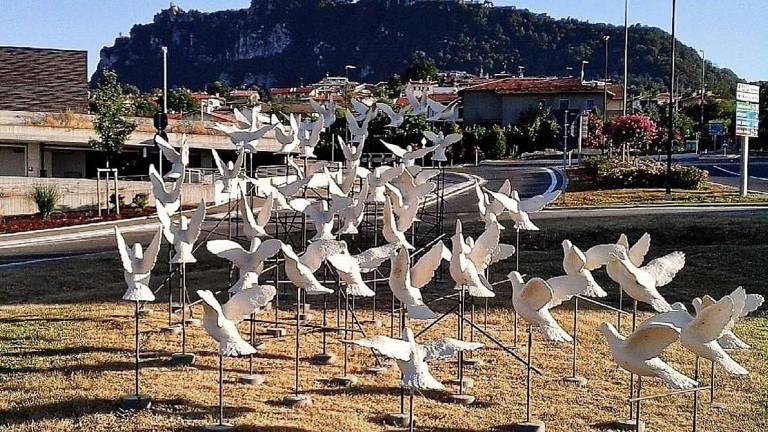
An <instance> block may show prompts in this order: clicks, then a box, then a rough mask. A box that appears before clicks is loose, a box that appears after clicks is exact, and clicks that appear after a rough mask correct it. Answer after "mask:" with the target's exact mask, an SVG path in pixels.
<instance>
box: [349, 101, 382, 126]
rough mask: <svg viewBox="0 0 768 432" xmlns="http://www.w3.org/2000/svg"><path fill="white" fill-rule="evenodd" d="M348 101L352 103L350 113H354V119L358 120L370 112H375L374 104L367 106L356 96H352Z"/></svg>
mask: <svg viewBox="0 0 768 432" xmlns="http://www.w3.org/2000/svg"><path fill="white" fill-rule="evenodd" d="M350 102H351V105H352V113H353V114H354V116H355V119H356V120H357V121H360V120H362V119H364V118H365V117H368V116H370V115H371V113H372V112H373V113H375V110H376V107H375V105H374V106H369V105H367V104H365V103H363V102H362V101H361V100H359V99H357V98H352V100H351V101H350Z"/></svg>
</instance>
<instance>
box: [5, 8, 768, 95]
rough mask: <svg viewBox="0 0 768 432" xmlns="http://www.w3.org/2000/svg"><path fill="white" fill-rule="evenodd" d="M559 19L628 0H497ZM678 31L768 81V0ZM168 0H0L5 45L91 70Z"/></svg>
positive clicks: (656, 11)
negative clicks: (50, 53) (57, 55)
mask: <svg viewBox="0 0 768 432" xmlns="http://www.w3.org/2000/svg"><path fill="white" fill-rule="evenodd" d="M176 3H177V4H179V5H180V6H181V7H182V8H184V9H198V10H202V11H211V10H220V9H239V8H243V7H247V6H248V4H249V3H250V1H249V0H215V1H213V0H208V1H205V0H176ZM494 3H495V4H496V5H499V6H500V5H505V6H508V5H513V6H517V7H520V8H527V9H530V10H532V11H534V12H540V13H547V14H549V15H551V16H554V17H557V18H565V17H569V16H570V17H574V18H578V19H583V20H587V21H591V22H608V23H613V24H619V25H622V24H623V23H624V2H623V1H622V0H508V1H504V0H496V1H495V2H494ZM677 3H678V37H679V39H681V40H682V41H683V42H685V43H686V44H688V45H691V46H693V47H695V48H697V49H702V48H703V49H705V50H706V52H707V58H709V59H710V60H711V61H712V62H713V63H715V64H717V65H719V66H723V67H729V68H731V69H733V70H734V71H735V72H736V73H737V74H739V75H740V76H742V77H744V78H746V79H748V80H768V26H767V25H766V23H768V8H767V7H766V0H678V2H677ZM168 4H169V1H168V0H130V1H126V0H98V1H97V0H24V1H17V0H0V11H2V13H0V45H22V46H39V47H51V48H73V49H87V50H88V53H89V56H88V57H89V58H88V67H89V69H90V72H93V70H94V69H95V68H96V64H97V63H98V60H99V58H98V55H99V50H100V49H101V47H102V46H104V45H112V43H113V42H114V39H115V37H116V36H118V34H120V33H124V34H127V33H128V32H129V31H130V29H131V26H132V25H133V24H137V23H147V22H150V21H151V20H152V17H153V16H154V14H155V13H157V12H158V11H159V10H161V9H162V8H167V7H168ZM670 4H671V0H630V21H631V22H632V23H642V24H646V25H651V26H655V27H661V28H663V29H666V30H669V28H670V11H671V6H670Z"/></svg>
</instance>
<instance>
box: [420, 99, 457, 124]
mask: <svg viewBox="0 0 768 432" xmlns="http://www.w3.org/2000/svg"><path fill="white" fill-rule="evenodd" d="M427 106H429V109H430V110H431V111H432V115H431V116H429V117H428V118H427V121H428V122H438V121H444V122H455V121H456V120H458V119H459V113H458V111H457V109H458V107H459V102H458V99H457V100H456V101H455V102H451V103H450V104H448V105H445V104H441V103H440V102H437V101H434V100H432V99H430V98H429V97H427Z"/></svg>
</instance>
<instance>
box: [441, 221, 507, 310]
mask: <svg viewBox="0 0 768 432" xmlns="http://www.w3.org/2000/svg"><path fill="white" fill-rule="evenodd" d="M477 250H478V251H480V250H481V249H477ZM479 255H482V256H474V257H473V256H472V248H470V247H469V245H467V243H466V242H465V241H464V234H463V232H462V226H461V220H460V219H456V232H455V234H454V235H453V237H451V262H450V265H449V266H448V269H449V271H450V273H451V278H452V279H453V281H454V282H456V288H457V289H463V288H467V289H468V292H469V295H470V296H472V297H495V296H496V294H495V293H494V292H493V286H492V285H491V284H490V282H488V279H486V278H485V275H484V274H483V270H481V269H482V268H484V267H483V265H485V262H486V261H485V260H486V258H487V257H486V256H485V255H484V254H479Z"/></svg>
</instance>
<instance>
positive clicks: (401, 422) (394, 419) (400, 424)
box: [384, 412, 416, 428]
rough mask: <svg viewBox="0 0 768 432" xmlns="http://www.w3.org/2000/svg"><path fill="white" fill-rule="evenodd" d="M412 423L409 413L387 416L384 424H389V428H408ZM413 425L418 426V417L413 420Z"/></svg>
mask: <svg viewBox="0 0 768 432" xmlns="http://www.w3.org/2000/svg"><path fill="white" fill-rule="evenodd" d="M409 421H410V418H409V417H408V413H407V412H406V413H394V414H387V415H386V416H384V424H387V425H389V426H394V427H397V428H407V427H408V422H409ZM413 424H414V425H416V417H415V416H414V418H413Z"/></svg>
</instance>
